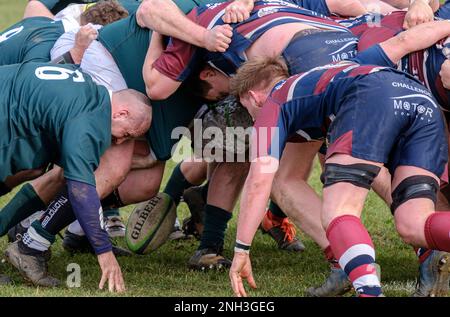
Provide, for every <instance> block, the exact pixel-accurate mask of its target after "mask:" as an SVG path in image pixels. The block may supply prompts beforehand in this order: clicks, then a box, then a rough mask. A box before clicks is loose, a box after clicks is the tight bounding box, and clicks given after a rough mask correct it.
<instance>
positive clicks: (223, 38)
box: [204, 24, 233, 53]
mask: <svg viewBox="0 0 450 317" xmlns="http://www.w3.org/2000/svg"><path fill="white" fill-rule="evenodd" d="M232 36H233V29H232V27H231V26H230V25H228V24H224V25H217V26H215V27H213V28H212V29H210V30H206V33H205V39H204V42H205V48H206V49H207V50H208V51H210V52H220V53H223V52H225V51H226V50H227V49H228V46H230V43H231V37H232Z"/></svg>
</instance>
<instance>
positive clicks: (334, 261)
mask: <svg viewBox="0 0 450 317" xmlns="http://www.w3.org/2000/svg"><path fill="white" fill-rule="evenodd" d="M323 253H324V254H325V258H326V259H327V261H328V263H330V264H331V266H332V267H334V268H336V269H340V268H341V266H340V265H339V261H338V260H337V259H336V257H335V256H334V253H333V250H331V246H330V245H329V246H327V247H326V248H325V250H323Z"/></svg>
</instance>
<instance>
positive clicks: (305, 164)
mask: <svg viewBox="0 0 450 317" xmlns="http://www.w3.org/2000/svg"><path fill="white" fill-rule="evenodd" d="M321 144H322V142H307V143H288V144H287V146H286V148H285V150H284V152H283V156H282V158H281V163H280V167H279V169H278V171H277V174H276V176H275V180H274V186H272V198H273V199H274V200H275V201H276V202H279V204H280V202H283V204H286V202H287V201H289V200H290V199H292V200H296V204H298V205H297V206H298V207H297V208H295V210H296V211H297V210H302V211H303V210H304V212H302V211H299V212H300V213H301V214H300V215H297V214H294V213H293V212H292V213H290V214H294V218H292V219H293V220H294V221H296V223H297V224H300V223H302V222H299V221H298V220H299V219H300V218H301V219H302V220H303V223H302V227H301V229H306V230H308V233H307V234H312V236H311V237H312V238H313V239H314V236H315V232H316V229H317V230H318V231H319V232H321V233H322V234H323V236H325V232H324V231H323V228H322V226H321V225H320V209H321V203H319V204H318V205H316V203H317V200H316V199H315V198H316V197H317V195H315V193H314V191H308V189H306V191H305V192H304V194H312V193H314V194H312V195H315V196H316V197H311V199H310V197H309V196H303V195H301V194H300V193H298V194H294V193H293V189H292V185H296V184H298V183H299V182H303V183H304V185H303V184H300V188H301V189H303V188H305V186H308V184H307V183H306V182H307V181H308V177H309V175H310V173H311V169H312V164H313V160H314V158H315V156H316V154H317V152H318V150H319V148H320V147H321ZM297 189H298V188H296V190H297ZM294 197H296V198H299V199H296V198H294ZM292 205H294V204H293V203H291V204H290V206H289V207H292ZM282 210H286V211H288V210H291V209H289V208H286V207H284V208H283V209H281V208H279V206H277V205H274V203H273V202H271V204H270V206H269V211H268V212H267V213H266V215H265V217H264V219H263V222H262V224H261V227H262V229H263V231H264V232H268V233H270V235H271V236H272V237H273V238H274V239H275V241H276V242H277V243H278V246H279V247H280V248H281V249H286V250H293V251H303V250H304V245H303V244H302V243H301V242H300V241H299V240H298V239H297V238H296V237H295V227H294V226H293V225H292V224H291V223H290V222H289V220H288V219H287V216H286V215H283V213H282ZM277 211H278V215H275V214H274V212H275V213H277ZM280 211H281V213H280ZM314 211H315V213H314ZM311 218H315V220H317V221H316V222H315V223H314V221H311ZM317 224H318V225H319V226H318V227H317V226H314V225H317ZM318 239H319V240H320V238H318ZM314 240H315V239H314Z"/></svg>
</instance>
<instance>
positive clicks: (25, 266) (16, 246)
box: [5, 240, 61, 287]
mask: <svg viewBox="0 0 450 317" xmlns="http://www.w3.org/2000/svg"><path fill="white" fill-rule="evenodd" d="M25 248H27V247H26V246H25V245H24V244H23V243H22V241H21V240H18V241H16V242H14V243H11V244H10V245H9V246H8V248H7V249H6V251H5V256H6V259H7V260H8V262H9V263H11V264H12V265H13V266H14V267H15V268H16V269H17V270H18V271H19V272H20V274H21V275H22V276H23V277H24V278H25V279H26V280H27V281H30V282H31V283H33V285H36V286H42V287H57V286H59V285H60V284H61V283H60V281H59V280H58V279H56V278H54V277H52V276H50V275H49V274H48V261H49V260H50V252H49V251H45V252H38V251H36V252H35V253H34V254H26V252H25Z"/></svg>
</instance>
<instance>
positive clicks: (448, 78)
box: [439, 59, 450, 89]
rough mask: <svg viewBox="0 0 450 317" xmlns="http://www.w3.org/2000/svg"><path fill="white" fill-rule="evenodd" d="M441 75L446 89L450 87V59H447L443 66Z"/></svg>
mask: <svg viewBox="0 0 450 317" xmlns="http://www.w3.org/2000/svg"><path fill="white" fill-rule="evenodd" d="M439 75H440V76H441V80H442V84H443V85H444V87H445V88H446V89H450V60H448V59H447V60H446V61H445V62H444V63H443V64H442V67H441V71H440V72H439Z"/></svg>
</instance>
